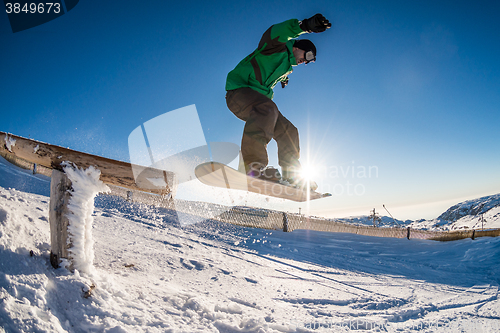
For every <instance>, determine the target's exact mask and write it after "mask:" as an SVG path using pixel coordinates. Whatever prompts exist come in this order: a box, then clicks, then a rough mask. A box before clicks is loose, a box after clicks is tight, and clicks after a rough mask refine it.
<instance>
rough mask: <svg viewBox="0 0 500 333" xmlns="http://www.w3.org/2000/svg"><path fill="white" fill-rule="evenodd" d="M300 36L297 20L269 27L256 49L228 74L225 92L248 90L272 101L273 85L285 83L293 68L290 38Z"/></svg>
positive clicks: (294, 63) (291, 41)
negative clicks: (247, 88) (246, 88)
mask: <svg viewBox="0 0 500 333" xmlns="http://www.w3.org/2000/svg"><path fill="white" fill-rule="evenodd" d="M303 33H305V31H303V30H302V29H301V28H300V26H299V21H298V20H297V19H291V20H288V21H285V22H282V23H278V24H275V25H273V26H271V27H270V28H269V29H268V30H267V31H266V32H265V33H264V35H262V39H261V40H260V42H259V46H258V48H257V49H256V50H255V51H254V52H252V53H251V54H250V55H248V56H247V57H246V58H245V59H243V60H242V61H241V62H240V63H239V64H238V65H237V66H236V67H235V68H234V69H233V70H232V71H231V72H229V74H228V75H227V80H226V90H234V89H238V88H244V87H249V88H252V89H253V90H256V91H258V92H260V93H262V94H264V95H266V96H267V97H269V98H271V99H272V98H273V95H274V92H273V88H274V86H276V84H277V83H278V82H285V81H286V80H287V76H288V75H289V74H290V73H291V72H292V71H293V68H292V66H297V62H296V60H295V57H294V55H293V52H292V48H293V43H294V40H292V38H295V37H298V36H299V35H301V34H303Z"/></svg>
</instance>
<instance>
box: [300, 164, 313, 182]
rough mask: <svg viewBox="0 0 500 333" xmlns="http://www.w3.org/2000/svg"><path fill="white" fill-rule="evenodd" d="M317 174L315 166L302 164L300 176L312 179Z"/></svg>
mask: <svg viewBox="0 0 500 333" xmlns="http://www.w3.org/2000/svg"><path fill="white" fill-rule="evenodd" d="M316 176H317V171H316V168H315V167H313V166H312V165H308V164H306V165H303V166H302V170H301V172H300V177H301V178H302V179H305V180H313V179H315V178H316Z"/></svg>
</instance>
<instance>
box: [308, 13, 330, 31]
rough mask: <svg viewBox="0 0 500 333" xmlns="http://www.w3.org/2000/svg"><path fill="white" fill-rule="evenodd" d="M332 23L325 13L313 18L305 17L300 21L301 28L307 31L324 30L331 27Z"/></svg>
mask: <svg viewBox="0 0 500 333" xmlns="http://www.w3.org/2000/svg"><path fill="white" fill-rule="evenodd" d="M331 26H332V24H331V23H330V21H328V20H327V19H326V18H325V17H324V16H323V15H321V14H316V15H314V16H313V17H311V18H308V19H304V20H302V22H301V23H300V28H301V29H302V30H304V31H307V32H323V31H325V30H326V29H328V28H330V27H331Z"/></svg>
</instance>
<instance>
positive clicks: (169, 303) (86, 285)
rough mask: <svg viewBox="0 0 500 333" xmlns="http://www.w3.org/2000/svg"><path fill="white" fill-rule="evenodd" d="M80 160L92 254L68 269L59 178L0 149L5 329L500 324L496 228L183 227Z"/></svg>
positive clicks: (397, 328)
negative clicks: (55, 255) (104, 187)
mask: <svg viewBox="0 0 500 333" xmlns="http://www.w3.org/2000/svg"><path fill="white" fill-rule="evenodd" d="M73 171H75V173H76V174H77V175H76V178H72V179H73V183H78V182H80V181H81V182H87V183H82V184H83V185H82V188H83V189H86V190H88V191H82V192H87V194H86V195H85V196H82V198H81V199H79V200H81V202H80V203H81V204H85V203H89V202H90V200H94V201H95V207H94V208H93V212H92V213H91V212H90V209H91V207H90V206H87V207H86V211H82V212H76V211H74V214H75V216H76V215H79V217H80V218H81V219H83V220H81V221H80V223H81V225H85V226H86V227H89V226H91V227H92V232H91V238H92V240H93V241H92V243H93V252H94V253H93V258H92V266H93V268H92V269H85V268H83V269H81V268H80V269H78V268H77V269H76V270H74V272H70V271H69V270H67V269H65V268H59V269H53V268H52V266H51V264H50V258H49V253H50V231H49V222H48V209H49V197H48V191H49V186H50V180H49V179H48V178H47V177H42V176H34V175H31V174H30V173H29V172H25V171H24V170H21V169H18V168H16V167H14V166H12V165H10V164H9V163H8V162H6V161H5V160H3V159H0V327H1V328H0V332H3V331H5V332H113V333H116V332H120V333H121V332H350V331H354V330H364V331H369V332H496V331H498V330H499V329H500V301H499V300H498V294H499V292H498V286H499V282H500V267H499V266H498V258H499V257H500V238H487V237H484V238H479V239H476V240H471V239H465V240H460V241H454V242H445V243H442V242H434V241H421V240H410V241H409V240H406V239H392V238H377V237H366V236H358V235H352V234H332V233H322V232H311V231H305V230H298V231H294V232H292V233H283V232H281V231H270V230H263V229H250V228H243V227H237V226H234V225H229V224H224V223H219V222H215V221H203V222H200V223H197V224H193V225H187V226H182V225H181V224H180V223H179V220H178V218H177V215H176V213H175V211H171V210H167V209H160V208H155V207H147V206H144V205H140V204H135V203H129V202H126V201H124V200H122V199H120V198H117V197H112V196H104V195H98V196H97V197H95V199H91V198H93V197H94V195H95V192H96V190H97V189H98V188H99V189H100V188H101V185H100V184H99V183H98V182H95V179H96V178H95V177H94V178H93V177H92V176H95V174H96V173H97V170H86V171H82V170H80V171H77V170H73ZM70 173H71V171H70ZM85 174H87V175H88V176H87V177H85V176H84V175H85ZM73 176H75V175H73ZM73 176H70V177H73ZM75 179H76V181H75ZM89 179H90V180H89ZM92 179H93V180H92ZM88 182H90V183H88ZM14 187H15V188H14ZM75 192H78V190H77V189H75ZM496 213H498V211H497V212H496ZM496 213H495V212H492V214H496ZM88 216H90V217H91V219H92V221H91V222H90V223H89V220H85V219H87V218H88ZM84 220H85V221H84ZM458 221H459V220H458ZM458 221H457V222H458ZM88 223H89V224H88ZM455 223H456V222H455ZM464 223H465V222H464ZM474 223H475V222H474ZM88 230H89V229H88ZM82 232H83V231H82ZM89 235H90V234H87V236H86V237H89ZM80 251H81V253H84V252H85V251H84V250H83V249H82V250H80ZM87 263H88V264H89V265H90V263H89V262H87ZM84 266H85V265H84ZM2 328H3V330H2Z"/></svg>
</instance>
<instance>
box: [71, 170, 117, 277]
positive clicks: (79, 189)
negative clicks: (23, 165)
mask: <svg viewBox="0 0 500 333" xmlns="http://www.w3.org/2000/svg"><path fill="white" fill-rule="evenodd" d="M62 165H63V166H64V172H65V174H66V175H67V177H68V178H69V180H71V186H72V188H73V192H72V193H71V198H70V199H69V203H68V211H69V215H68V220H69V225H68V233H69V237H68V238H69V239H68V243H69V244H68V245H71V247H70V248H69V249H68V252H69V256H70V257H71V258H72V264H73V267H74V268H75V269H76V270H79V271H82V272H84V273H87V274H90V275H93V272H94V266H93V260H94V240H93V238H92V223H93V220H94V219H93V217H92V213H93V211H94V199H95V197H96V196H97V194H99V192H102V193H107V192H109V191H110V189H109V187H107V186H106V185H105V184H104V183H103V182H102V181H101V180H100V179H99V177H100V176H101V172H100V171H99V170H96V169H95V168H94V166H90V167H89V168H88V169H87V170H82V169H78V168H76V167H74V166H72V165H71V164H70V163H67V162H63V163H62Z"/></svg>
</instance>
